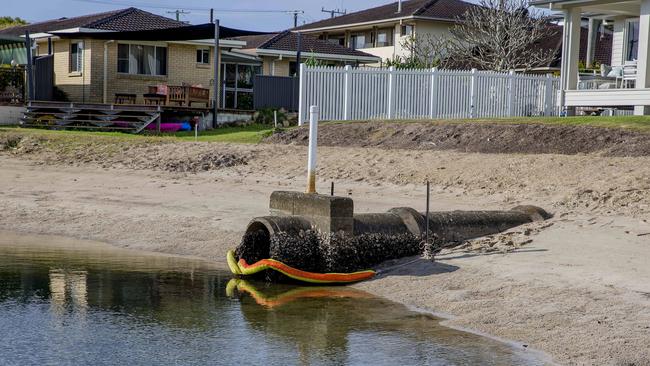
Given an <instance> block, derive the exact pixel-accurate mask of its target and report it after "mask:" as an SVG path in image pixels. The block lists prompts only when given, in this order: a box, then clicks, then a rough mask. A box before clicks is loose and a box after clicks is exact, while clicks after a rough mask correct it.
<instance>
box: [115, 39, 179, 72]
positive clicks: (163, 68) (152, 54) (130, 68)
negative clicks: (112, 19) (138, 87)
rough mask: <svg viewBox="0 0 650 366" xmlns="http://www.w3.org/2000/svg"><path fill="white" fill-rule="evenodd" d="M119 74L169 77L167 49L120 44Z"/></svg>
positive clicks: (118, 46)
mask: <svg viewBox="0 0 650 366" xmlns="http://www.w3.org/2000/svg"><path fill="white" fill-rule="evenodd" d="M117 72H120V73H124V74H134V75H167V47H159V46H147V45H140V44H118V45H117Z"/></svg>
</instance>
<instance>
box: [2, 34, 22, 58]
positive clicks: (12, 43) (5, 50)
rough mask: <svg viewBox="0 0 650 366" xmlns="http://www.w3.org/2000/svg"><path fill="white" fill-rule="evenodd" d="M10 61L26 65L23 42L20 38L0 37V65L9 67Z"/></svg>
mask: <svg viewBox="0 0 650 366" xmlns="http://www.w3.org/2000/svg"><path fill="white" fill-rule="evenodd" d="M12 60H14V61H16V62H17V63H18V64H26V63H27V54H26V52H25V40H24V39H22V38H20V37H15V36H9V35H0V65H9V64H11V61H12Z"/></svg>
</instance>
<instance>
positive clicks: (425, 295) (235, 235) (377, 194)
mask: <svg viewBox="0 0 650 366" xmlns="http://www.w3.org/2000/svg"><path fill="white" fill-rule="evenodd" d="M168 145H170V146H167V147H166V148H165V149H176V150H177V151H178V152H179V154H181V155H182V156H185V157H186V158H191V156H193V155H192V154H193V152H195V151H197V150H196V149H198V151H206V149H208V148H209V149H213V150H214V153H215V154H221V155H224V154H233V155H235V156H245V157H246V164H240V165H234V166H222V167H219V168H217V169H212V170H210V171H207V172H201V173H198V174H193V173H192V174H190V173H186V172H180V173H179V172H169V171H160V170H155V169H149V168H141V167H137V166H134V167H131V168H125V167H124V166H121V165H120V164H117V163H115V161H118V162H119V160H118V159H117V158H115V157H114V158H111V159H112V160H110V161H109V162H108V163H102V162H101V161H99V162H97V160H94V159H95V157H94V155H92V154H94V152H93V151H92V146H91V148H90V149H89V150H90V151H88V150H84V151H77V152H74V154H72V155H71V156H76V155H75V154H90V155H91V157H92V158H91V159H90V162H87V163H83V162H76V163H74V164H72V165H71V164H70V162H71V161H73V160H71V158H69V157H67V156H68V155H66V154H70V152H69V151H63V152H58V151H50V150H45V151H39V150H37V151H35V152H31V153H24V154H23V153H19V154H3V153H0V185H1V186H3V187H5V189H4V190H2V191H0V202H1V203H0V209H1V210H0V229H10V228H11V229H13V231H19V232H21V231H22V232H34V233H37V234H39V233H49V234H55V235H63V236H69V237H75V238H82V239H92V240H97V241H104V242H107V243H109V244H111V245H114V246H118V247H122V248H133V249H143V250H150V251H156V252H165V253H170V254H176V255H191V256H195V257H200V258H203V259H207V260H211V261H224V255H225V252H226V250H227V249H230V248H232V247H234V246H235V245H236V243H237V242H238V240H239V239H240V238H241V234H242V232H243V230H244V228H245V226H246V224H247V223H248V221H249V220H250V219H251V218H252V217H254V216H262V215H265V214H267V212H268V196H269V194H270V192H271V191H273V190H276V189H280V190H301V189H302V188H303V186H304V177H303V172H302V169H303V168H304V161H306V154H305V151H304V148H301V147H296V146H283V145H270V144H264V145H230V144H203V143H198V144H195V143H169V144H168ZM84 149H86V148H85V147H84ZM148 151H149V153H148V154H149V155H147V156H146V159H156V157H157V155H156V154H158V153H160V152H157V151H158V150H156V149H155V148H154V149H151V150H148ZM166 151H169V150H164V151H162V153H165V152H166ZM137 152H138V150H137V149H136V150H135V151H131V153H137ZM221 155H220V156H221ZM82 156H83V155H82ZM415 156H417V158H418V160H417V161H414V157H415ZM321 157H322V158H321V161H320V162H319V164H320V166H321V168H320V170H319V172H320V178H321V179H320V180H319V185H320V186H321V187H326V186H329V181H331V180H334V181H336V192H337V194H343V195H350V196H351V197H352V198H353V199H354V200H355V211H357V212H382V211H385V210H387V209H389V208H392V207H398V206H410V207H415V208H418V207H420V206H422V205H423V202H424V194H425V191H424V189H423V185H422V183H421V182H423V181H424V180H425V179H430V180H431V181H432V197H433V200H432V202H433V209H434V210H441V211H446V210H454V209H509V208H511V207H514V206H516V205H518V204H535V205H538V206H541V207H542V208H545V209H547V210H549V211H551V212H553V213H554V214H555V217H554V218H553V219H551V220H550V221H548V222H547V223H548V224H552V225H550V226H544V225H538V224H529V225H527V226H525V227H520V228H515V229H512V230H509V231H508V232H505V233H502V234H497V235H493V236H490V237H486V238H480V239H476V240H472V241H470V242H468V243H467V244H466V245H464V246H462V247H460V248H456V249H454V250H449V251H446V252H444V253H442V254H441V255H440V256H438V257H437V262H436V263H435V264H430V263H415V264H413V265H409V266H405V267H403V268H401V269H399V270H396V271H395V272H394V273H391V274H390V275H387V276H384V277H380V278H378V279H375V280H372V281H368V282H364V283H360V284H357V285H354V286H355V288H359V289H362V290H365V291H368V292H370V293H373V294H376V295H378V296H381V297H384V298H388V299H389V300H393V301H396V302H399V303H402V304H405V305H407V306H413V307H415V308H419V309H425V310H427V311H431V310H434V311H439V312H441V313H443V314H444V313H446V314H450V315H452V317H451V319H450V320H448V321H445V322H446V323H445V324H444V325H445V326H448V327H450V326H451V327H461V328H466V329H475V330H477V331H479V332H483V333H485V334H490V335H494V336H496V337H498V338H501V339H512V340H515V342H521V343H525V344H528V346H529V348H533V349H538V350H540V351H542V352H543V353H545V354H547V355H549V357H552V359H553V361H554V362H557V363H559V364H570V365H571V364H613V365H617V364H625V363H627V364H636V365H645V364H650V353H649V352H650V351H648V350H649V349H650V326H647V324H650V266H647V263H648V262H647V258H650V245H648V243H650V242H649V240H650V236H647V235H645V233H648V232H650V224H649V223H648V222H647V219H646V217H647V215H648V213H650V193H648V192H647V191H646V188H647V185H650V164H648V163H650V158H647V157H637V158H618V157H611V158H608V157H601V156H595V155H576V156H564V155H550V154H549V155H541V156H540V155H520V154H499V155H490V154H477V153H459V152H448V151H444V152H435V151H434V152H431V151H427V152H421V151H409V150H399V151H397V150H382V149H377V148H331V147H324V148H322V150H321ZM143 159H144V158H143ZM81 161H83V157H82V158H81ZM341 162H345V163H344V164H341ZM440 168H444V169H440Z"/></svg>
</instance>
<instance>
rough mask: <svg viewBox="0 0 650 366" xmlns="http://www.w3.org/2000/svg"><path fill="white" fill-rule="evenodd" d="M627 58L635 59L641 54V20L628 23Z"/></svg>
mask: <svg viewBox="0 0 650 366" xmlns="http://www.w3.org/2000/svg"><path fill="white" fill-rule="evenodd" d="M626 53H627V54H626V60H627V61H633V60H636V59H637V57H638V56H639V21H638V20H637V21H630V22H628V23H627V51H626Z"/></svg>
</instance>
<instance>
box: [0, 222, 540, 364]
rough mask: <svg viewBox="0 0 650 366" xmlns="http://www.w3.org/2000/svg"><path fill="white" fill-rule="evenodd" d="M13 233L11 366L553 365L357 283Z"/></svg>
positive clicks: (6, 356) (8, 329)
mask: <svg viewBox="0 0 650 366" xmlns="http://www.w3.org/2000/svg"><path fill="white" fill-rule="evenodd" d="M0 234H2V233H1V232H0ZM4 236H5V237H4V239H3V238H0V329H1V330H2V341H1V342H0V365H369V364H372V365H522V364H523V365H537V364H541V362H539V361H535V360H533V359H531V358H530V357H528V355H527V354H526V353H525V352H523V351H520V350H516V351H515V350H514V348H512V347H510V346H508V345H506V344H503V343H500V342H497V341H495V340H492V339H488V338H484V337H480V336H477V335H474V334H470V333H465V332H462V331H458V330H453V329H450V328H446V327H443V326H440V325H439V319H436V318H434V317H432V316H430V315H428V314H422V313H418V312H414V311H410V310H408V309H407V308H406V307H404V306H402V305H399V304H396V303H393V302H390V301H387V300H384V299H381V298H377V297H373V296H371V295H369V294H367V293H365V292H361V291H357V290H354V289H350V288H347V287H297V286H288V285H268V284H265V283H259V282H247V281H240V280H233V279H232V278H231V276H230V275H229V274H228V273H226V272H224V271H222V270H220V269H219V268H216V267H214V265H212V264H210V263H209V262H205V261H201V260H193V259H187V258H179V257H173V256H165V255H157V254H151V253H145V252H137V251H129V250H121V249H115V248H112V247H108V246H105V245H103V244H97V243H91V242H79V241H72V240H67V239H61V238H50V237H20V238H17V237H9V238H7V237H6V236H7V235H4Z"/></svg>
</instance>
